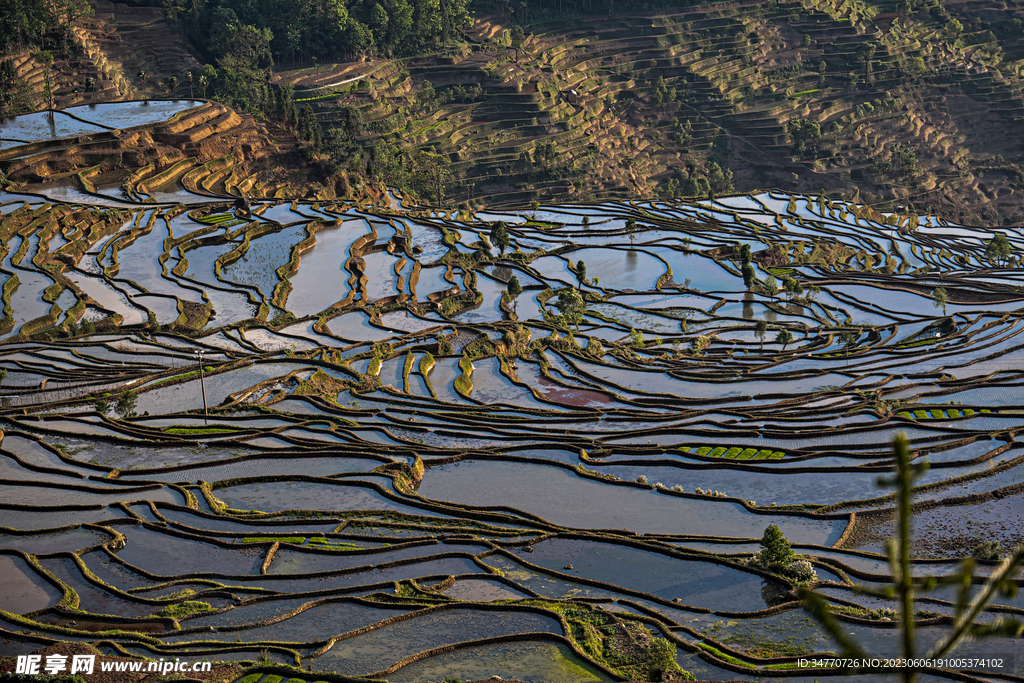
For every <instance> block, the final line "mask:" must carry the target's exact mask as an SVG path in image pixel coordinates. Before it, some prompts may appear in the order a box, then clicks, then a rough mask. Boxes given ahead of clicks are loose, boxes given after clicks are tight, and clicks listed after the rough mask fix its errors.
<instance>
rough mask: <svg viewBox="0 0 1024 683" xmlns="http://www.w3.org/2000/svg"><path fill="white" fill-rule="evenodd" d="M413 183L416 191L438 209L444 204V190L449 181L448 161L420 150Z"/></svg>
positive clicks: (440, 156)
mask: <svg viewBox="0 0 1024 683" xmlns="http://www.w3.org/2000/svg"><path fill="white" fill-rule="evenodd" d="M414 177H415V183H416V187H417V189H418V190H419V191H420V192H421V193H422V194H423V195H424V196H425V197H427V198H430V199H433V200H434V205H435V206H437V207H438V208H440V207H441V205H442V204H444V190H445V187H446V186H447V184H448V181H449V180H451V177H452V174H451V171H449V170H448V160H447V159H446V158H445V157H444V156H443V155H441V154H435V153H434V152H428V151H426V150H420V152H419V153H418V154H417V155H416V172H415V176H414Z"/></svg>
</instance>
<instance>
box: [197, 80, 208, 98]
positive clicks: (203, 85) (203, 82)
mask: <svg viewBox="0 0 1024 683" xmlns="http://www.w3.org/2000/svg"><path fill="white" fill-rule="evenodd" d="M209 84H210V79H209V78H208V77H207V76H206V74H199V89H200V90H202V91H203V99H206V86H208V85H209Z"/></svg>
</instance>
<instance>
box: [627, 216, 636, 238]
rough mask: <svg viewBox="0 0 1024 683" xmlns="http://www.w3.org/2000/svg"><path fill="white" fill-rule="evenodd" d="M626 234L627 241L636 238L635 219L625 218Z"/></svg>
mask: <svg viewBox="0 0 1024 683" xmlns="http://www.w3.org/2000/svg"><path fill="white" fill-rule="evenodd" d="M626 234H627V235H629V243H630V244H632V243H633V240H635V239H636V221H635V220H633V219H632V218H627V219H626Z"/></svg>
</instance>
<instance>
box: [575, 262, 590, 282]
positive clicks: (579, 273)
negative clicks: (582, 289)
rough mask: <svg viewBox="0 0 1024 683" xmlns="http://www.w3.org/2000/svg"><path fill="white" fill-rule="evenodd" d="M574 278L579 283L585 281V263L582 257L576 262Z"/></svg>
mask: <svg viewBox="0 0 1024 683" xmlns="http://www.w3.org/2000/svg"><path fill="white" fill-rule="evenodd" d="M576 279H577V280H579V283H580V284H581V285H582V284H583V283H585V282H586V281H587V264H586V263H584V262H583V259H580V260H579V261H577V262H576Z"/></svg>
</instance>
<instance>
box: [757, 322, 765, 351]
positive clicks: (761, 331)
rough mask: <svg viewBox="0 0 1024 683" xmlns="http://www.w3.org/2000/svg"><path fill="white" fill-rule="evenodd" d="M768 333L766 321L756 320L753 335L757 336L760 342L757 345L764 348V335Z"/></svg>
mask: <svg viewBox="0 0 1024 683" xmlns="http://www.w3.org/2000/svg"><path fill="white" fill-rule="evenodd" d="M766 334H768V321H766V320H758V321H757V324H755V325H754V336H756V337H757V341H758V342H760V343H759V344H758V346H759V347H760V348H762V349H763V348H764V337H765V335H766Z"/></svg>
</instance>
